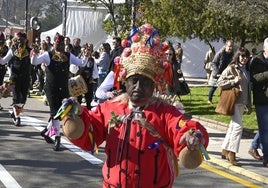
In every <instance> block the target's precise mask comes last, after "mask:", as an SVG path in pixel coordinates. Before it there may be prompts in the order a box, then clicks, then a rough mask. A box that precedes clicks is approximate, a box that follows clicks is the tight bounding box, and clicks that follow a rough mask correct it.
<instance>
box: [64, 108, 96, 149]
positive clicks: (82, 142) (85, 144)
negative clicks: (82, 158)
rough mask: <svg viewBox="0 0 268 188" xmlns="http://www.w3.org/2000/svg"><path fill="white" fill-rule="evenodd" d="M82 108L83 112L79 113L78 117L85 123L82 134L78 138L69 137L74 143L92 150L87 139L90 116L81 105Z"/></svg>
mask: <svg viewBox="0 0 268 188" xmlns="http://www.w3.org/2000/svg"><path fill="white" fill-rule="evenodd" d="M82 109H83V112H82V114H81V115H80V118H81V119H82V121H83V122H84V124H85V130H84V132H83V134H82V136H81V137H80V138H78V139H69V140H70V141H71V142H72V143H73V144H74V145H76V146H78V147H80V148H82V149H84V150H86V151H89V150H92V149H93V148H92V146H91V145H92V144H91V142H90V139H89V129H90V127H91V121H90V117H89V115H88V112H87V109H86V108H84V107H82Z"/></svg>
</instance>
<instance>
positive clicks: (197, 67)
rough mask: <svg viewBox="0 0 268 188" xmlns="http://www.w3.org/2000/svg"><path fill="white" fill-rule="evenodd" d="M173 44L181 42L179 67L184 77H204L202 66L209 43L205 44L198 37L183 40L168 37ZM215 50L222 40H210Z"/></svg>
mask: <svg viewBox="0 0 268 188" xmlns="http://www.w3.org/2000/svg"><path fill="white" fill-rule="evenodd" d="M169 40H170V41H172V43H173V44H174V48H175V49H176V44H177V43H178V42H180V43H181V46H182V49H183V59H182V65H181V69H182V71H183V74H184V76H185V77H195V78H206V72H205V70H204V68H203V66H204V59H205V55H206V52H207V51H208V50H209V45H207V44H205V43H204V42H203V41H200V40H199V39H191V40H187V41H185V42H182V41H180V39H178V38H169ZM212 45H213V46H214V47H215V51H216V52H217V51H218V50H220V49H221V48H222V47H223V46H224V43H223V42H212Z"/></svg>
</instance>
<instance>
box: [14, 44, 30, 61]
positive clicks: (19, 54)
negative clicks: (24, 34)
mask: <svg viewBox="0 0 268 188" xmlns="http://www.w3.org/2000/svg"><path fill="white" fill-rule="evenodd" d="M14 56H16V57H18V58H19V59H20V60H21V59H23V58H24V57H27V56H29V52H28V50H26V46H24V47H22V48H18V49H16V50H15V51H14Z"/></svg>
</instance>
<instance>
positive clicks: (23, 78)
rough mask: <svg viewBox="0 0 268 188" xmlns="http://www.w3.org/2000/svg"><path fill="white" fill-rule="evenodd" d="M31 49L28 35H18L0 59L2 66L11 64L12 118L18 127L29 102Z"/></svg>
mask: <svg viewBox="0 0 268 188" xmlns="http://www.w3.org/2000/svg"><path fill="white" fill-rule="evenodd" d="M30 51H31V49H30V48H29V47H28V45H27V35H26V33H21V32H19V33H17V34H16V36H15V39H14V44H13V45H12V47H11V48H10V49H9V51H8V52H7V54H6V55H5V57H3V58H1V59H0V64H2V65H5V64H7V63H10V68H11V75H10V78H9V84H11V85H13V87H14V89H13V91H12V93H13V99H12V107H13V112H12V113H11V118H12V120H13V122H14V124H15V125H16V126H20V125H21V122H20V113H21V112H22V110H23V107H24V105H25V103H26V100H27V94H28V90H29V87H30V73H31V62H30Z"/></svg>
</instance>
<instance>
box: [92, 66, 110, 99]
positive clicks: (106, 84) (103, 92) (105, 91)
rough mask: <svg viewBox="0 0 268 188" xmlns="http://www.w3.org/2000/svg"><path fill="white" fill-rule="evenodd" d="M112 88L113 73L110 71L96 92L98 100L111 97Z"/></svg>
mask: <svg viewBox="0 0 268 188" xmlns="http://www.w3.org/2000/svg"><path fill="white" fill-rule="evenodd" d="M113 87H114V71H110V72H109V74H108V75H107V76H106V78H105V79H104V81H103V82H102V83H101V85H100V86H99V87H98V89H97V90H96V97H97V98H99V99H103V100H106V99H109V98H110V96H111V93H112V92H111V91H109V90H110V89H112V88H113Z"/></svg>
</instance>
